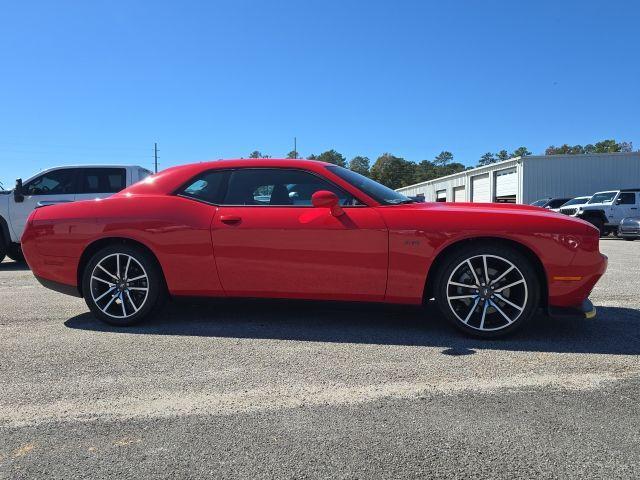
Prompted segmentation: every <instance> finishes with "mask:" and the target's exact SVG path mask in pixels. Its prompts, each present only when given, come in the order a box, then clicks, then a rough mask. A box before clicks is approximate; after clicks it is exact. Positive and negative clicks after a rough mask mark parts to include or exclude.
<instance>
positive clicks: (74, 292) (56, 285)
mask: <svg viewBox="0 0 640 480" xmlns="http://www.w3.org/2000/svg"><path fill="white" fill-rule="evenodd" d="M34 276H35V277H36V280H38V281H39V282H40V284H41V285H42V286H43V287H47V288H48V289H50V290H54V291H56V292H59V293H64V294H65V295H71V296H73V297H82V295H81V294H80V290H78V287H77V286H76V285H67V284H66V283H60V282H56V281H53V280H49V279H46V278H43V277H40V276H38V275H34Z"/></svg>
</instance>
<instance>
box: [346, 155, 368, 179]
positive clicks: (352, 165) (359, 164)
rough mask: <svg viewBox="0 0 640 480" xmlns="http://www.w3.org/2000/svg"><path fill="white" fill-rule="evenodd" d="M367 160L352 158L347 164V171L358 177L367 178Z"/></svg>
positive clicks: (365, 158) (358, 157) (359, 157)
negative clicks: (354, 173)
mask: <svg viewBox="0 0 640 480" xmlns="http://www.w3.org/2000/svg"><path fill="white" fill-rule="evenodd" d="M369 168H370V166H369V158H368V157H361V156H357V157H353V158H352V159H351V161H350V162H349V170H353V171H354V172H356V173H359V174H360V175H365V176H367V177H368V176H369Z"/></svg>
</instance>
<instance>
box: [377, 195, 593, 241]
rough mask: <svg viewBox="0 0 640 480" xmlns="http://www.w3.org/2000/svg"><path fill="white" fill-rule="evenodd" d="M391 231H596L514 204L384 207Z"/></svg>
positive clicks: (575, 220) (545, 211) (557, 215)
mask: <svg viewBox="0 0 640 480" xmlns="http://www.w3.org/2000/svg"><path fill="white" fill-rule="evenodd" d="M381 210H382V211H383V212H384V213H383V215H384V217H385V219H388V220H387V223H389V224H390V225H393V226H394V228H410V227H418V228H425V229H431V228H432V227H433V226H434V225H435V224H437V225H438V226H439V228H442V229H443V231H444V230H450V231H454V230H456V231H495V232H498V231H501V232H507V231H508V232H523V233H524V232H526V233H535V232H539V233H542V232H546V233H576V234H587V233H590V234H593V233H594V232H595V231H596V229H595V228H594V227H593V225H591V224H590V223H588V222H585V221H584V220H581V219H579V218H575V217H570V216H567V215H563V214H561V213H558V212H553V211H551V210H548V209H546V208H541V207H533V206H530V205H519V204H513V203H462V202H460V203H458V202H452V203H447V202H437V203H434V202H431V203H411V204H405V205H396V206H389V207H383V208H382V209H381Z"/></svg>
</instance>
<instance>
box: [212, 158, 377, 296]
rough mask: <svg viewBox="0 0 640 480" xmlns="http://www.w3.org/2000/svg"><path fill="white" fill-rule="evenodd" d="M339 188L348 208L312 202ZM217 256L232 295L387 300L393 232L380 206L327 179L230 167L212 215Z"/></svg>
mask: <svg viewBox="0 0 640 480" xmlns="http://www.w3.org/2000/svg"><path fill="white" fill-rule="evenodd" d="M319 190H329V191H332V192H334V193H336V194H337V195H338V197H339V198H340V200H341V205H343V209H344V212H345V214H344V215H341V216H337V217H336V216H333V215H332V214H331V212H330V210H329V209H328V208H315V207H313V206H312V205H311V195H312V194H313V193H315V192H316V191H319ZM212 239H213V246H214V256H215V259H216V265H217V269H218V274H219V276H220V280H221V282H222V286H223V288H224V290H225V292H226V293H227V294H228V295H232V296H255V297H263V296H264V297H293V298H311V299H323V298H330V299H338V300H370V301H372V300H382V299H384V294H385V288H386V281H387V257H388V232H387V228H386V226H385V223H384V221H383V220H382V218H381V216H380V214H379V213H378V212H377V211H376V210H375V209H374V208H370V207H368V206H366V205H365V204H364V203H361V202H359V201H358V200H357V199H355V198H354V197H353V196H352V195H351V194H348V193H346V192H344V191H343V190H342V189H340V188H339V187H337V186H336V185H334V184H332V183H330V182H329V181H328V180H326V179H324V178H322V177H320V176H318V175H316V174H314V173H311V172H308V171H304V170H299V169H290V168H241V169H236V170H233V171H231V172H230V173H229V177H228V183H227V190H226V194H225V196H224V200H223V201H222V202H221V205H220V206H219V208H218V211H217V213H216V215H215V217H214V220H213V223H212Z"/></svg>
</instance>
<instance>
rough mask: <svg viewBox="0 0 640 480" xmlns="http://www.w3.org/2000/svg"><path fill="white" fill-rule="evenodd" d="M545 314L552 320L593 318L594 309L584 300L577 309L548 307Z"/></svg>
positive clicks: (589, 301) (587, 300) (586, 299)
mask: <svg viewBox="0 0 640 480" xmlns="http://www.w3.org/2000/svg"><path fill="white" fill-rule="evenodd" d="M547 313H548V315H549V316H550V317H553V318H595V316H596V313H597V312H596V307H594V306H593V303H591V300H589V299H588V298H585V299H584V300H583V301H582V304H580V306H578V307H551V306H550V307H548V309H547Z"/></svg>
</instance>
